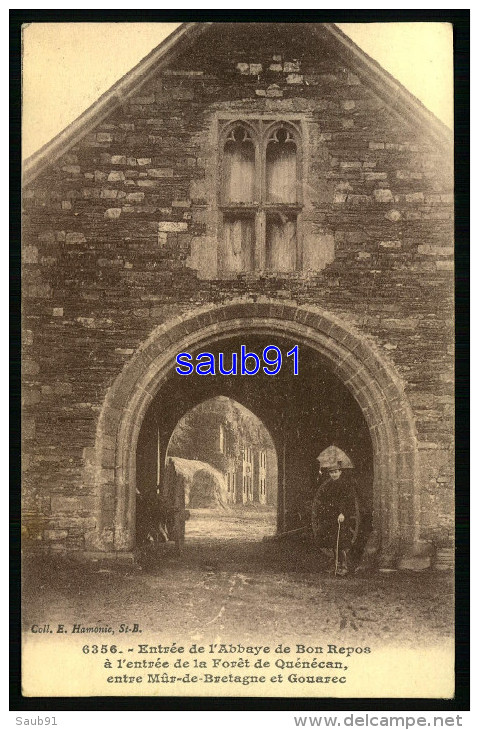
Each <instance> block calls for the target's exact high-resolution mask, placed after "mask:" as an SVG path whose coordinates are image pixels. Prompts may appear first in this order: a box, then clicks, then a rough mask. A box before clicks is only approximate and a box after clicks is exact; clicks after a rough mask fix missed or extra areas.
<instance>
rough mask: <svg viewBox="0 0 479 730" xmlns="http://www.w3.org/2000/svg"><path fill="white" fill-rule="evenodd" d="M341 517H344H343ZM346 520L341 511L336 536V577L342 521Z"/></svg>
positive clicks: (335, 573)
mask: <svg viewBox="0 0 479 730" xmlns="http://www.w3.org/2000/svg"><path fill="white" fill-rule="evenodd" d="M341 517H342V518H343V519H341ZM343 520H344V515H343V513H342V512H341V514H340V515H338V536H337V538H336V564H335V566H334V576H335V577H336V576H337V574H338V562H339V533H340V532H341V523H342V522H343Z"/></svg>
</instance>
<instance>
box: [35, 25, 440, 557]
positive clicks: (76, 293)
mask: <svg viewBox="0 0 479 730" xmlns="http://www.w3.org/2000/svg"><path fill="white" fill-rule="evenodd" d="M234 26H235V27H234V28H233V29H231V28H230V27H228V26H223V25H222V26H221V27H218V25H217V26H213V27H212V28H210V29H209V30H208V31H207V32H206V33H205V34H204V35H203V36H201V38H200V39H199V40H197V41H196V42H195V44H194V46H193V47H192V48H190V49H188V50H186V51H184V52H183V54H182V55H179V56H178V57H177V58H176V59H175V60H174V62H173V63H172V64H171V65H170V67H169V68H168V69H166V70H163V71H161V72H159V73H158V74H156V75H154V76H153V77H152V78H151V79H149V80H148V81H147V82H146V83H145V84H144V85H143V87H142V88H141V89H140V90H139V91H138V94H137V95H135V96H132V97H130V98H128V99H124V100H122V104H121V106H119V107H118V109H117V110H116V111H115V112H113V113H112V114H111V115H110V116H109V117H108V118H107V119H105V120H104V121H102V122H101V123H99V124H98V126H97V127H96V128H94V129H92V130H91V131H90V132H89V133H88V134H87V135H86V136H85V137H84V139H82V140H81V141H80V142H79V143H77V144H75V145H74V146H73V147H72V148H71V149H69V150H68V152H66V153H65V154H64V155H63V157H62V158H61V159H59V160H57V161H56V162H55V163H54V164H52V165H51V166H50V167H48V168H47V169H46V170H45V171H44V172H43V173H42V174H41V175H40V176H39V177H38V178H37V179H36V180H35V181H34V182H33V183H31V184H30V185H29V186H28V188H27V189H26V190H25V195H24V208H25V218H24V228H23V246H22V253H23V295H24V303H23V335H24V350H23V363H22V365H23V384H24V385H23V403H24V422H23V423H24V425H23V439H24V446H23V453H24V459H23V469H24V475H23V480H24V516H25V533H26V536H27V537H28V538H29V539H32V540H33V541H34V542H35V543H36V544H38V545H42V544H47V545H48V546H49V547H50V549H51V550H57V551H64V550H80V549H83V547H84V544H85V542H84V540H85V535H86V534H87V533H88V531H91V530H92V529H93V528H94V526H95V525H94V523H95V514H96V510H97V508H98V501H99V498H100V495H99V494H98V493H96V492H95V490H94V488H92V486H91V480H90V479H87V478H86V476H85V474H86V471H87V470H88V469H89V468H90V467H89V455H90V453H91V449H92V447H93V446H94V442H95V433H96V427H97V420H98V414H99V411H100V409H101V407H102V403H103V401H104V398H105V395H106V392H107V390H108V388H109V387H110V386H111V384H112V382H113V381H114V379H115V378H116V377H117V375H118V373H119V372H120V371H121V369H122V367H123V366H124V364H125V363H127V362H128V361H129V360H130V358H131V356H132V355H133V353H134V352H135V351H136V350H137V348H138V347H139V346H140V345H141V343H142V342H143V341H144V340H146V338H147V337H148V336H149V335H150V333H151V332H152V330H153V329H154V328H155V327H156V326H157V325H159V324H162V323H164V322H168V321H169V320H170V319H171V318H172V317H175V316H177V315H181V314H183V313H186V312H188V311H190V310H191V309H192V308H194V307H197V306H200V305H202V304H205V303H208V302H213V303H216V302H217V303H220V302H224V301H227V300H229V299H230V298H232V297H238V296H240V297H241V296H246V295H267V296H268V297H273V298H276V297H277V298H281V299H284V300H291V301H294V302H297V303H299V304H311V305H315V304H316V305H319V306H320V307H321V308H323V309H326V310H328V311H330V312H331V313H333V314H335V315H337V316H339V317H340V318H342V319H343V321H345V322H346V323H348V324H350V325H353V326H354V327H356V329H357V330H358V331H359V332H361V333H362V334H363V335H364V336H365V337H366V338H368V339H370V340H371V342H374V343H375V345H376V346H377V347H379V348H380V349H381V350H382V352H383V353H384V355H385V356H386V357H387V358H388V359H389V361H390V362H391V363H392V364H393V365H394V367H395V368H396V370H397V372H398V373H399V374H400V376H401V377H402V378H403V380H404V383H405V389H406V394H407V396H408V399H409V402H410V404H411V406H412V409H413V412H414V415H415V419H416V428H417V439H418V448H419V468H420V488H421V500H422V507H421V525H422V536H423V537H424V538H426V539H432V540H434V541H435V542H436V543H437V544H438V545H447V544H448V543H449V542H450V540H451V539H452V535H453V531H452V529H453V528H452V520H453V492H452V488H453V485H452V479H453V466H452V457H453V239H452V236H453V181H452V173H451V157H450V155H451V151H450V150H448V148H447V145H445V146H444V148H442V147H441V145H439V144H438V142H437V140H435V139H433V138H432V137H430V136H429V135H428V130H427V129H424V128H423V127H422V126H421V125H420V124H416V125H410V124H408V123H406V122H405V121H404V120H402V119H401V118H400V116H399V115H398V114H397V113H396V112H394V111H393V107H394V100H391V105H389V104H386V103H385V102H384V101H383V100H381V99H380V98H379V97H378V96H376V95H375V94H374V93H373V92H372V91H370V90H369V89H368V86H367V79H366V82H363V81H362V80H361V79H360V77H359V76H358V75H357V74H355V73H354V70H351V69H349V68H346V67H345V66H344V65H343V64H342V62H341V61H339V60H338V59H337V58H336V57H335V55H334V54H332V53H331V49H330V48H329V47H328V46H327V45H323V46H322V45H321V42H320V41H314V42H313V40H312V38H311V36H310V34H309V30H308V29H307V28H305V27H303V26H302V25H301V24H298V25H295V26H288V25H284V24H281V25H273V26H267V25H262V26H261V27H258V26H256V27H251V26H244V25H243V24H234ZM227 112H228V113H231V114H232V113H233V112H234V113H236V112H237V114H238V117H241V115H245V114H258V115H272V116H276V117H277V118H278V119H282V118H285V117H286V116H289V118H291V115H293V116H294V117H295V118H296V117H298V118H300V119H301V122H302V125H303V129H304V131H305V145H306V147H305V149H306V151H307V170H306V171H305V179H304V183H305V189H306V190H307V211H306V213H305V215H306V220H307V226H308V235H309V236H310V237H312V238H311V240H312V241H313V244H312V250H317V251H320V252H321V251H324V250H325V248H326V249H327V251H328V255H327V256H323V257H321V255H319V259H318V261H319V262H320V263H317V262H316V264H315V263H314V261H313V263H312V264H311V265H308V267H306V269H305V270H304V271H302V272H294V273H291V274H289V275H288V274H284V275H282V276H281V277H277V276H274V275H272V274H268V275H259V274H250V275H240V276H238V277H236V278H232V279H231V278H230V279H223V278H219V275H217V274H216V270H217V269H216V268H215V267H216V251H217V240H216V237H215V234H216V230H217V228H216V225H217V223H216V219H215V216H214V215H213V214H212V211H213V209H214V201H215V199H216V183H215V180H216V178H215V165H216V162H215V160H216V153H217V149H216V147H215V144H216V137H215V132H214V126H213V122H214V120H215V119H217V117H218V115H221V114H224V113H227ZM333 256H334V258H333V260H332V261H330V259H331V258H332V257H333ZM326 261H330V263H327V264H326V265H325V262H326ZM315 266H316V270H315ZM212 272H213V273H212ZM103 498H104V495H102V499H103Z"/></svg>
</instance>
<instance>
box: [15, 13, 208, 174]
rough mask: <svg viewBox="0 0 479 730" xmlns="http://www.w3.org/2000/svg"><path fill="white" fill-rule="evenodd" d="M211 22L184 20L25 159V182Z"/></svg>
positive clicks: (60, 154)
mask: <svg viewBox="0 0 479 730" xmlns="http://www.w3.org/2000/svg"><path fill="white" fill-rule="evenodd" d="M210 25H211V23H197V22H195V23H183V24H182V25H180V27H179V28H176V30H174V31H173V33H171V34H170V35H169V36H167V38H165V39H164V40H163V41H162V42H161V43H160V44H159V45H158V46H156V47H155V48H154V49H153V50H152V51H150V53H149V54H148V55H147V56H145V58H143V59H142V60H141V61H140V62H139V63H138V64H137V65H136V66H134V67H133V68H132V69H131V71H128V72H127V73H126V74H125V75H124V76H122V78H121V79H119V81H117V82H115V83H114V84H113V86H111V87H110V88H109V89H108V90H107V91H105V92H104V93H103V94H102V95H101V96H100V97H99V99H97V100H96V101H94V102H93V104H91V106H89V107H88V109H86V110H85V111H84V112H82V114H80V116H79V117H77V118H76V119H75V120H74V121H73V122H71V124H69V125H68V126H67V127H65V129H63V130H62V131H61V132H59V133H58V134H57V135H56V136H55V137H53V139H52V140H50V141H49V142H47V143H46V144H44V145H43V146H42V147H40V149H39V150H37V151H36V152H34V153H33V154H32V155H31V156H30V157H28V158H27V159H26V160H25V161H24V164H23V184H28V183H29V182H31V181H32V180H33V179H34V178H35V177H37V175H39V174H40V173H41V172H42V171H43V170H44V169H45V167H47V166H48V165H50V164H52V163H54V162H55V161H56V160H57V159H58V158H59V157H61V156H62V155H63V154H65V152H66V151H67V150H68V149H69V148H70V147H71V146H72V145H74V144H75V143H76V142H77V141H79V140H80V139H81V138H82V137H83V136H84V135H85V134H88V132H89V130H90V129H91V128H92V127H94V126H95V125H96V124H99V123H101V122H102V121H103V119H105V117H107V116H108V115H109V114H110V113H111V112H112V111H114V109H116V108H117V107H118V106H120V105H121V104H122V103H123V102H124V101H125V99H126V98H128V96H130V95H131V94H132V93H136V92H137V91H138V90H139V89H141V87H142V86H143V85H144V84H145V83H146V82H147V81H148V79H149V78H150V74H151V72H152V71H154V72H155V73H156V71H157V69H159V68H161V67H162V66H164V65H165V64H167V63H168V62H169V61H170V60H171V57H172V56H173V55H175V54H176V53H178V52H179V51H180V50H182V49H183V47H184V45H185V44H186V43H188V42H190V43H191V42H192V41H193V40H194V39H195V38H196V37H197V36H198V35H201V33H203V32H204V31H205V30H206V28H207V27H208V26H210ZM180 41H183V43H181V47H179V46H178V44H179V42H180Z"/></svg>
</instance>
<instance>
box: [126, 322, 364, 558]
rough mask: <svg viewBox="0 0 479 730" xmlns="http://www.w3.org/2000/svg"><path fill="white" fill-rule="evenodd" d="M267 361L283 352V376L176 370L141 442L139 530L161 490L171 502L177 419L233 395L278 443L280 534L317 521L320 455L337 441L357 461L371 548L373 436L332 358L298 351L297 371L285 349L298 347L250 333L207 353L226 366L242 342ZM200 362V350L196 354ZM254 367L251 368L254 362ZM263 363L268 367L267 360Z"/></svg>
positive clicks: (304, 349)
mask: <svg viewBox="0 0 479 730" xmlns="http://www.w3.org/2000/svg"><path fill="white" fill-rule="evenodd" d="M242 344H244V345H246V347H247V351H253V352H255V353H257V354H258V355H259V356H261V353H262V352H263V350H264V348H265V347H267V346H268V345H271V344H275V345H276V346H277V347H279V348H280V349H281V351H282V353H283V363H282V368H281V370H280V372H279V373H278V374H276V375H267V374H265V373H264V372H263V371H262V370H260V371H259V372H258V373H257V374H256V375H242V376H241V375H227V376H226V375H218V374H216V375H198V374H196V373H194V374H191V375H179V374H178V373H176V372H174V371H173V372H171V373H170V375H169V377H168V378H167V380H166V381H165V383H164V384H163V386H162V387H161V389H160V391H159V392H158V393H157V395H156V397H155V398H154V400H153V401H152V403H151V405H150V407H149V409H148V411H147V413H146V416H145V418H144V421H143V425H142V428H141V431H140V435H139V439H138V445H137V494H138V493H139V494H140V495H141V497H140V498H138V500H137V532H138V529H139V526H140V525H141V524H142V520H143V515H142V505H145V504H148V503H149V499H148V498H147V496H148V495H153V494H154V493H155V492H156V491H157V490H158V492H159V495H160V497H162V498H165V495H166V492H165V482H164V464H165V458H166V456H167V447H168V444H169V442H170V439H171V436H172V434H173V432H174V430H175V428H176V427H177V424H178V422H179V421H180V419H181V418H183V417H184V416H185V414H186V413H188V412H189V411H191V409H193V408H195V406H198V404H200V403H203V402H204V401H207V400H208V399H211V398H215V397H217V396H226V397H228V398H230V399H233V400H234V401H236V402H237V403H239V404H241V405H242V406H244V407H245V408H247V409H249V410H250V411H251V412H252V413H253V414H254V415H255V416H256V417H257V418H259V419H260V420H261V421H262V423H263V424H264V426H265V427H266V429H267V430H268V432H269V433H270V434H271V438H272V440H273V442H274V446H275V449H276V454H277V461H278V498H277V526H278V531H279V532H283V531H286V530H293V529H296V528H298V527H301V526H303V525H305V524H309V522H310V509H311V499H312V496H313V495H314V491H315V488H316V476H317V470H318V462H317V460H316V459H317V456H318V454H319V453H320V452H321V451H322V450H323V449H325V448H326V447H328V446H330V445H331V444H335V445H336V446H338V447H339V448H340V449H342V450H343V451H344V452H345V453H346V454H347V455H348V456H349V458H350V459H351V461H352V462H353V464H354V479H355V482H356V486H357V491H358V496H359V500H360V504H361V514H362V531H361V536H360V543H361V544H362V543H364V540H365V539H366V537H367V533H368V531H369V529H370V525H371V513H372V503H373V494H372V483H373V455H372V445H371V439H370V435H369V431H368V428H367V425H366V422H365V419H364V417H363V414H362V412H361V409H360V407H359V405H358V404H357V402H356V401H355V399H354V398H353V396H352V395H351V393H350V392H349V390H348V389H347V387H346V386H345V385H344V384H343V383H342V382H341V381H340V380H339V378H338V377H337V376H336V375H334V373H333V372H332V371H331V367H330V365H329V364H328V361H327V360H325V359H324V358H323V357H322V356H321V355H320V354H318V353H317V352H316V351H314V350H313V349H312V348H310V347H307V346H305V345H300V346H299V358H298V374H297V375H294V374H293V360H292V358H291V357H290V358H286V357H285V355H286V352H287V351H289V350H291V348H292V347H294V345H295V344H296V343H295V342H293V341H291V340H290V339H287V338H284V339H283V338H279V337H276V338H275V342H274V343H272V341H271V338H270V337H265V336H261V335H249V336H248V337H247V338H242V339H241V340H240V339H239V338H231V339H224V340H220V341H218V342H217V343H216V345H215V347H214V348H213V347H211V346H210V347H209V348H208V351H209V352H211V353H212V354H213V355H214V356H215V361H216V363H218V354H219V353H220V352H222V353H224V355H225V363H226V367H229V363H231V357H232V353H234V352H236V353H239V352H240V349H241V345H242ZM191 354H192V355H193V357H194V356H195V354H197V353H191ZM251 364H252V362H251V363H250V365H251ZM261 364H263V363H261Z"/></svg>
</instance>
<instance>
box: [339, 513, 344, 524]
mask: <svg viewBox="0 0 479 730" xmlns="http://www.w3.org/2000/svg"><path fill="white" fill-rule="evenodd" d="M338 522H344V515H343V513H342V512H341V514H340V515H338Z"/></svg>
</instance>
